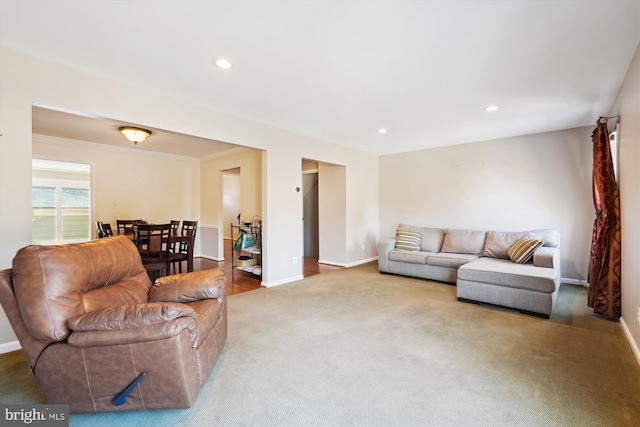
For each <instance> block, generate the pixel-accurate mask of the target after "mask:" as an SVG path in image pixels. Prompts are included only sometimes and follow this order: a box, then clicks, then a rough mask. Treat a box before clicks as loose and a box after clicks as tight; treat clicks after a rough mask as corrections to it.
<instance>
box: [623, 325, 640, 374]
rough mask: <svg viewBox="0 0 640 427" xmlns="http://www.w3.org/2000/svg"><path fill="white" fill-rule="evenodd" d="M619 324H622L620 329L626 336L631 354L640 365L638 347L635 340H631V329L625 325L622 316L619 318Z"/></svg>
mask: <svg viewBox="0 0 640 427" xmlns="http://www.w3.org/2000/svg"><path fill="white" fill-rule="evenodd" d="M620 325H621V326H622V331H623V332H624V335H625V336H626V337H627V341H629V345H630V346H631V350H632V351H633V354H634V355H635V356H636V360H637V361H638V365H640V349H639V348H638V345H637V344H636V342H635V341H634V340H633V336H632V335H631V331H630V330H629V328H628V327H627V324H626V322H625V321H624V319H623V318H622V317H621V318H620Z"/></svg>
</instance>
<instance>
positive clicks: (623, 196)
mask: <svg viewBox="0 0 640 427" xmlns="http://www.w3.org/2000/svg"><path fill="white" fill-rule="evenodd" d="M609 115H610V116H617V115H619V116H620V130H619V135H618V145H619V154H620V176H619V185H620V216H621V231H622V321H621V323H622V325H623V327H624V328H625V333H626V334H627V336H628V337H629V339H630V340H631V342H632V343H633V344H632V346H634V351H635V353H636V357H637V358H638V361H639V362H640V322H639V321H638V318H637V316H640V312H639V311H640V262H638V260H640V44H639V45H638V47H637V48H636V52H635V55H634V56H633V59H632V60H631V65H630V66H629V69H628V70H627V75H626V76H625V79H624V81H623V83H622V86H621V87H620V91H619V92H618V96H617V98H616V101H615V103H614V105H613V108H612V110H611V112H610V114H609Z"/></svg>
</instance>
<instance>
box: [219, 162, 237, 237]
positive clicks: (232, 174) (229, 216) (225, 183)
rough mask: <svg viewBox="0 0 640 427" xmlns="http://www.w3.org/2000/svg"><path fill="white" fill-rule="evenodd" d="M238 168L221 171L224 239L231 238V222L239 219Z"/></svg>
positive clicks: (235, 222) (233, 222)
mask: <svg viewBox="0 0 640 427" xmlns="http://www.w3.org/2000/svg"><path fill="white" fill-rule="evenodd" d="M240 200H241V184H240V168H233V169H227V170H224V171H222V212H223V218H224V220H223V224H224V229H223V231H222V235H223V236H224V239H225V240H229V239H231V224H238V223H239V221H240V214H241V213H240Z"/></svg>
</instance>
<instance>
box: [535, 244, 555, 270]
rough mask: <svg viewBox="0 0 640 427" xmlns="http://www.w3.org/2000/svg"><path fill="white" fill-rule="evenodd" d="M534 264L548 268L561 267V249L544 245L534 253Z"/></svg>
mask: <svg viewBox="0 0 640 427" xmlns="http://www.w3.org/2000/svg"><path fill="white" fill-rule="evenodd" d="M533 265H535V266H537V267H546V268H555V269H559V268H560V249H558V248H552V247H548V246H542V247H541V248H538V249H536V251H535V252H534V253H533Z"/></svg>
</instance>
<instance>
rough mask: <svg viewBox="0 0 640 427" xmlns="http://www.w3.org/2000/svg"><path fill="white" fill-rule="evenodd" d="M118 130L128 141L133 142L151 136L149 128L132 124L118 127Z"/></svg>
mask: <svg viewBox="0 0 640 427" xmlns="http://www.w3.org/2000/svg"><path fill="white" fill-rule="evenodd" d="M118 130H119V131H120V133H121V134H123V135H124V136H126V137H127V139H128V140H129V141H131V142H133V143H134V144H138V142H142V141H144V140H145V139H147V138H148V137H150V136H151V131H150V130H146V129H142V128H136V127H133V126H122V127H120V128H118Z"/></svg>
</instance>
